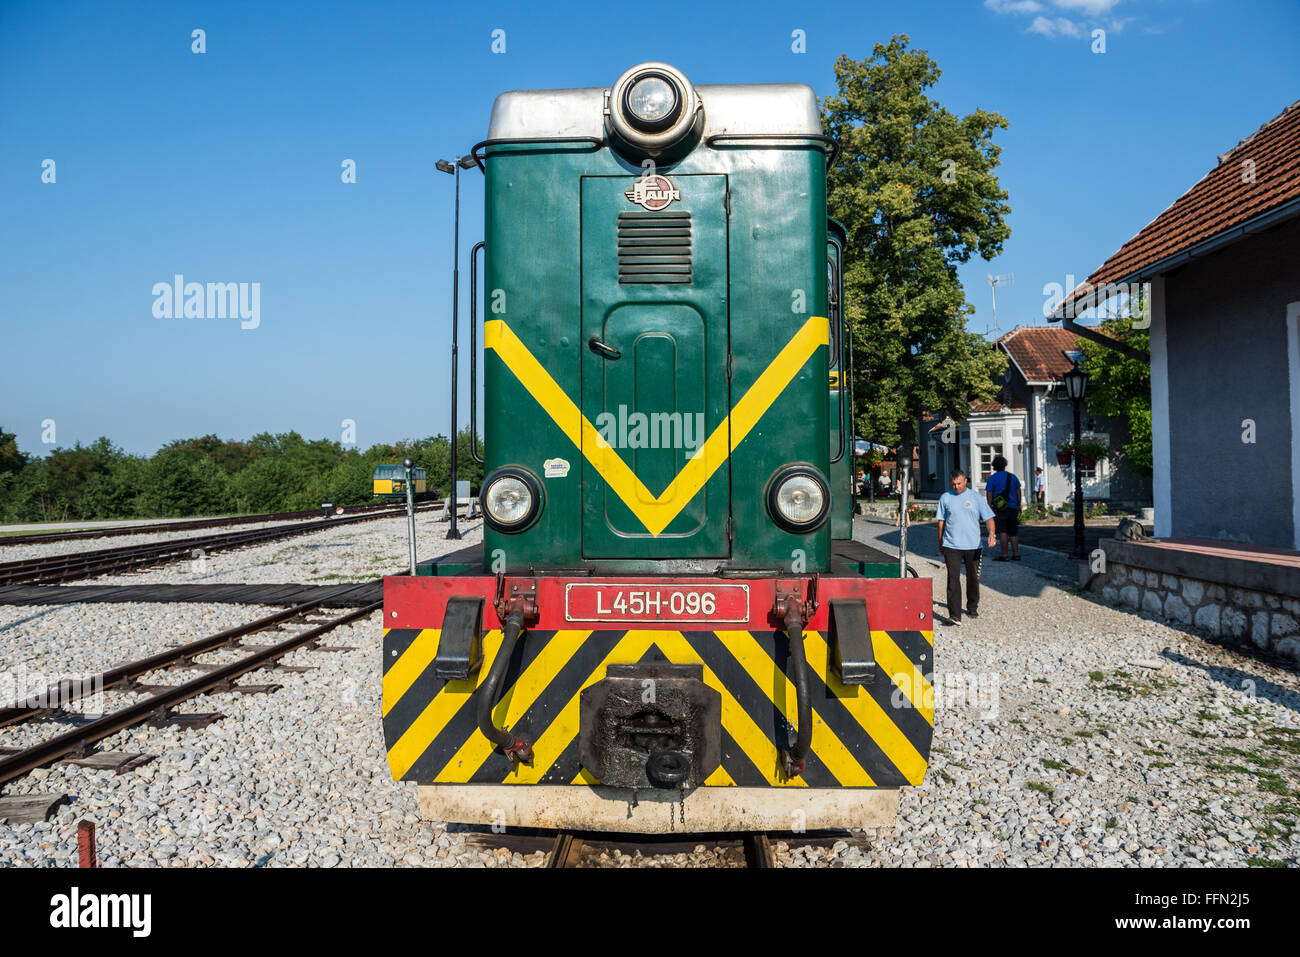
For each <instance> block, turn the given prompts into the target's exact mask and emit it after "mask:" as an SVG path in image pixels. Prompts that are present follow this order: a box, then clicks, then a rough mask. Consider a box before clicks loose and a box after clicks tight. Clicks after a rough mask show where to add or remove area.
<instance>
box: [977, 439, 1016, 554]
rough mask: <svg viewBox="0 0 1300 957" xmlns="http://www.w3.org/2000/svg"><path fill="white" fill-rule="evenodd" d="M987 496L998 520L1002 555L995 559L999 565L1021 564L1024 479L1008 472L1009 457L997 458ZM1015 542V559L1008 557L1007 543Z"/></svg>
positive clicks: (1013, 546) (986, 491)
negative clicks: (1021, 512)
mask: <svg viewBox="0 0 1300 957" xmlns="http://www.w3.org/2000/svg"><path fill="white" fill-rule="evenodd" d="M984 496H985V498H987V499H988V502H989V506H990V507H991V508H992V509H993V516H994V521H995V523H996V525H997V530H998V542H999V543H1000V544H1001V546H1002V554H1001V555H998V556H997V557H995V558H994V559H993V560H994V561H995V562H1006V561H1017V562H1018V561H1020V509H1021V508H1022V507H1023V506H1024V504H1025V503H1024V495H1023V494H1022V492H1021V488H1020V479H1019V478H1017V477H1016V476H1015V475H1013V474H1012V473H1010V472H1008V471H1007V460H1006V457H1005V456H1002V455H995V456H994V457H993V474H992V475H990V476H989V479H988V481H987V482H985V483H984ZM1008 539H1009V540H1010V541H1011V556H1010V558H1008V557H1007V540H1008Z"/></svg>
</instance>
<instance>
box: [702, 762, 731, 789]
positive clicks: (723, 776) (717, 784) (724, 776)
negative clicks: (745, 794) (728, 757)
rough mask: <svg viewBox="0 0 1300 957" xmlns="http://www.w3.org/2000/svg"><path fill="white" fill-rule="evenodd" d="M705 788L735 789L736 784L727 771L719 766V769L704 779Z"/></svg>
mask: <svg viewBox="0 0 1300 957" xmlns="http://www.w3.org/2000/svg"><path fill="white" fill-rule="evenodd" d="M704 786H705V787H710V788H734V787H735V786H736V782H735V781H733V780H732V779H731V775H730V774H728V773H727V769H726V768H724V767H723V766H722V765H721V764H719V765H718V769H717V770H716V771H714V772H713V773H712V774H710V775H709V776H708V777H707V778H705V779H704Z"/></svg>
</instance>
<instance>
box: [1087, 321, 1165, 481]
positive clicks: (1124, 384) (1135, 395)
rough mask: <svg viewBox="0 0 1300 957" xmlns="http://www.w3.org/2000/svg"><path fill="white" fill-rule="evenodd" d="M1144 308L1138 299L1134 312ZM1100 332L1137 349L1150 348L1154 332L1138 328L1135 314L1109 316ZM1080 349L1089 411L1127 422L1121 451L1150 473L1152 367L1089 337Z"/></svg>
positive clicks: (1129, 462)
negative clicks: (1126, 430) (1126, 438)
mask: <svg viewBox="0 0 1300 957" xmlns="http://www.w3.org/2000/svg"><path fill="white" fill-rule="evenodd" d="M1142 309H1143V306H1142V304H1141V302H1139V304H1138V306H1137V307H1136V309H1135V310H1134V312H1135V313H1137V314H1141V312H1142ZM1100 331H1101V332H1104V333H1105V334H1106V335H1108V336H1111V337H1112V338H1114V339H1118V340H1119V341H1120V342H1123V343H1125V344H1126V345H1130V346H1132V347H1133V348H1135V349H1140V350H1142V351H1143V352H1146V353H1150V351H1151V333H1150V332H1149V331H1148V330H1147V329H1139V328H1135V327H1134V324H1133V317H1132V316H1120V317H1116V318H1112V319H1106V320H1104V321H1103V322H1102V324H1101V327H1100ZM1079 348H1080V349H1081V350H1082V351H1083V357H1084V358H1083V363H1082V367H1083V370H1084V371H1085V372H1087V373H1088V395H1087V399H1086V401H1087V403H1088V410H1089V411H1090V412H1093V413H1096V414H1099V415H1104V416H1107V417H1109V418H1112V419H1117V420H1119V421H1121V422H1124V423H1126V424H1127V425H1128V432H1129V441H1128V442H1127V443H1125V445H1124V446H1123V448H1122V449H1120V453H1119V454H1120V456H1121V457H1122V458H1123V461H1124V462H1125V464H1126V465H1128V466H1129V467H1130V468H1132V469H1134V470H1136V471H1138V472H1140V473H1142V474H1144V475H1150V474H1151V367H1150V366H1149V365H1148V364H1147V363H1145V362H1139V361H1138V360H1137V359H1130V358H1129V357H1128V356H1126V355H1124V354H1122V353H1119V352H1116V351H1115V350H1114V349H1108V348H1106V347H1105V346H1103V345H1100V344H1099V343H1095V342H1090V341H1088V340H1087V339H1080V340H1079Z"/></svg>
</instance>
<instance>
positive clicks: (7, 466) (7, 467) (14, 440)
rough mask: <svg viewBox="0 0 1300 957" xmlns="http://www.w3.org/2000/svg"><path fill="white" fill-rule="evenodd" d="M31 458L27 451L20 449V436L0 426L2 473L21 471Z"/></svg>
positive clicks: (0, 462) (0, 466)
mask: <svg viewBox="0 0 1300 957" xmlns="http://www.w3.org/2000/svg"><path fill="white" fill-rule="evenodd" d="M30 458H31V456H29V455H28V454H27V453H26V452H20V451H19V450H18V436H17V435H15V434H14V433H13V432H6V431H5V430H4V429H3V428H0V474H4V473H8V472H21V471H22V469H23V466H24V465H26V464H27V460H28V459H30Z"/></svg>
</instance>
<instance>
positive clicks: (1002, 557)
mask: <svg viewBox="0 0 1300 957" xmlns="http://www.w3.org/2000/svg"><path fill="white" fill-rule="evenodd" d="M993 560H994V561H995V562H1009V561H1011V559H1009V558H1007V556H1005V555H994V556H993Z"/></svg>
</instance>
